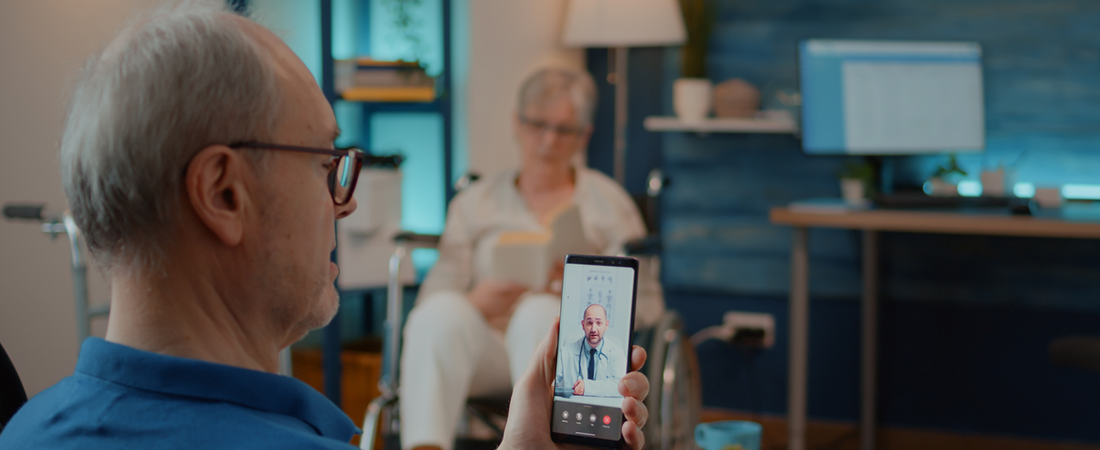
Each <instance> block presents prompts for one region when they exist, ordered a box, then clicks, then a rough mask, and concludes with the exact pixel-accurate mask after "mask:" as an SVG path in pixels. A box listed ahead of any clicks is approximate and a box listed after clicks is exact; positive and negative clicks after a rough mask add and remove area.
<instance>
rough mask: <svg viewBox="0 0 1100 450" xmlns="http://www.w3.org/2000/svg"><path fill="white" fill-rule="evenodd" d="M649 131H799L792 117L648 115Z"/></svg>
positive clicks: (774, 132)
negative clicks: (689, 119)
mask: <svg viewBox="0 0 1100 450" xmlns="http://www.w3.org/2000/svg"><path fill="white" fill-rule="evenodd" d="M645 129H647V130H649V131H689V132H692V131H693V132H696V133H772V134H786V133H797V132H798V125H797V124H795V123H794V121H793V120H790V119H785V118H781V119H775V118H753V119H719V118H715V119H706V120H703V121H701V122H681V121H680V119H678V118H676V117H660V116H654V117H646V119H645Z"/></svg>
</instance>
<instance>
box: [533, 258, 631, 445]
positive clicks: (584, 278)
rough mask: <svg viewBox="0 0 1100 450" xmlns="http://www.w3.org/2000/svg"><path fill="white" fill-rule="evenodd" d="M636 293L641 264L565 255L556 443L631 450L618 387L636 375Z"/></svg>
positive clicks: (552, 432)
mask: <svg viewBox="0 0 1100 450" xmlns="http://www.w3.org/2000/svg"><path fill="white" fill-rule="evenodd" d="M637 290H638V260H637V259H634V258H623V257H614V256H588V255H566V257H565V273H564V276H563V277H562V294H561V322H560V325H559V326H558V368H557V375H556V376H555V378H554V406H553V411H552V414H551V416H550V437H551V438H552V439H553V440H554V441H556V442H565V443H572V444H579V445H587V446H594V447H608V448H621V447H623V446H625V442H624V441H623V436H622V427H623V421H624V420H625V418H624V417H623V411H622V403H623V396H622V395H620V394H619V380H620V379H622V377H623V376H625V375H626V373H627V371H628V370H629V369H630V349H631V347H632V346H633V344H634V307H635V304H636V300H637V299H636V294H635V293H636V292H637Z"/></svg>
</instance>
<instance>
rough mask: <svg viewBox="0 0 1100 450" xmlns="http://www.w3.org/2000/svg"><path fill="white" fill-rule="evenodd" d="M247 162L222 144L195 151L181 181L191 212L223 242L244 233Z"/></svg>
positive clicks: (237, 239) (228, 242)
mask: <svg viewBox="0 0 1100 450" xmlns="http://www.w3.org/2000/svg"><path fill="white" fill-rule="evenodd" d="M250 169H251V166H250V165H249V164H248V162H247V161H246V160H245V158H244V155H242V154H241V153H240V152H237V151H234V150H233V149H230V148H229V147H226V146H224V145H211V146H209V147H206V148H204V149H202V150H201V151H199V153H198V154H196V155H195V157H194V158H192V159H191V163H190V164H188V165H187V174H186V176H185V177H184V181H185V184H186V189H187V198H188V200H190V202H191V208H192V209H193V210H194V211H195V215H197V216H198V217H199V220H202V222H203V223H204V224H206V227H207V228H209V229H210V231H211V232H212V233H214V235H215V236H217V237H218V239H219V240H221V241H222V243H224V244H225V245H228V246H235V245H237V244H239V243H240V242H241V240H242V239H243V237H244V228H245V214H244V213H245V208H244V207H245V205H247V204H248V202H249V198H248V190H247V189H245V185H246V178H247V177H250V176H251V170H250Z"/></svg>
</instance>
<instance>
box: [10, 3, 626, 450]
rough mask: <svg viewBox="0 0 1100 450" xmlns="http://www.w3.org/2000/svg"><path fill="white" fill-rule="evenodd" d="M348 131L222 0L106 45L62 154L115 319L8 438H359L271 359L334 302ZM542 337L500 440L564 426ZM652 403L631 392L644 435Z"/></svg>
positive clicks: (117, 442) (46, 441)
mask: <svg viewBox="0 0 1100 450" xmlns="http://www.w3.org/2000/svg"><path fill="white" fill-rule="evenodd" d="M337 134H338V130H337V127H336V121H335V118H334V116H333V113H332V109H331V108H330V106H329V105H328V103H327V102H326V101H325V98H324V96H323V95H322V93H321V91H320V89H318V87H317V84H316V83H315V82H314V80H313V77H312V76H311V75H310V73H309V71H308V70H307V69H306V67H305V66H304V65H303V64H302V62H301V61H300V60H299V59H298V58H297V57H296V56H295V55H294V53H293V52H291V50H290V49H289V48H287V46H286V45H285V44H284V43H283V42H282V41H280V40H279V39H278V38H277V37H276V36H275V35H273V34H272V33H271V32H269V31H267V30H266V29H264V28H263V27H261V26H259V25H257V24H256V23H254V22H251V21H249V20H247V19H245V18H243V17H240V16H237V15H234V14H232V13H231V12H230V11H227V10H226V9H225V6H224V3H223V2H220V1H217V0H213V1H211V2H207V3H199V2H195V1H191V2H186V3H184V4H183V5H182V6H179V7H175V8H166V9H165V10H163V11H160V12H157V13H155V14H152V15H150V16H148V17H145V18H143V19H141V20H139V21H137V22H135V23H133V24H131V25H130V26H128V27H127V28H125V29H124V30H123V31H122V32H121V33H120V34H119V36H118V37H116V38H115V39H114V40H113V41H112V42H111V43H110V44H109V45H108V46H107V47H106V48H105V49H104V50H103V52H102V53H101V54H100V55H97V56H95V57H93V58H92V59H91V60H90V61H89V62H88V64H87V65H86V67H85V69H84V72H83V74H82V79H81V80H80V82H79V84H78V86H77V88H76V91H75V92H74V94H73V96H72V99H71V101H70V104H69V111H68V116H67V122H66V127H65V133H64V136H63V137H62V143H61V163H62V174H63V178H64V180H63V181H64V185H65V190H66V193H67V195H68V198H69V203H70V208H71V210H72V212H73V215H74V217H75V219H76V220H77V223H78V224H79V225H80V228H81V229H82V230H83V231H84V233H85V235H86V236H87V239H88V243H89V247H90V248H91V250H92V252H93V254H94V255H95V258H96V261H97V262H98V263H99V264H100V265H101V266H103V267H104V268H105V269H106V270H107V273H108V274H109V278H110V283H111V316H110V321H109V324H108V330H107V337H106V339H105V340H104V339H98V338H91V339H89V340H87V341H86V342H85V343H84V345H83V347H82V349H81V352H80V356H79V359H78V361H77V367H76V371H75V373H74V374H73V376H71V377H69V378H66V379H64V380H62V381H61V382H60V383H58V384H57V385H56V386H53V387H51V388H49V389H47V390H45V391H43V392H42V393H40V394H38V395H37V396H35V397H34V398H32V399H31V400H30V402H29V403H27V404H26V405H25V406H24V407H23V408H22V410H20V411H19V413H18V414H16V416H15V417H14V418H13V419H12V421H11V422H10V423H9V425H8V427H7V428H5V430H4V433H3V434H2V435H0V448H2V449H40V448H51V449H58V448H73V449H96V448H181V449H182V448H186V449H195V448H294V449H299V448H349V446H348V444H347V442H348V440H349V439H350V438H351V437H352V435H353V434H354V433H355V432H356V428H355V425H354V424H352V423H351V421H350V420H349V419H348V418H347V416H345V415H344V414H343V413H342V412H341V411H340V410H339V409H338V408H336V407H335V406H334V405H333V404H332V403H331V402H329V401H328V400H327V399H325V398H324V397H323V396H321V395H320V394H318V393H317V392H316V391H314V390H312V389H311V388H309V387H308V386H306V385H305V384H303V383H301V382H298V381H297V380H294V379H292V378H287V377H283V376H279V375H277V374H275V373H274V372H275V371H276V369H277V365H278V363H277V360H278V353H279V351H280V350H281V349H283V348H286V347H287V346H288V345H290V344H291V343H292V342H294V341H296V340H298V339H300V338H301V337H302V336H303V335H305V334H306V332H308V331H309V330H311V329H314V328H317V327H320V326H323V325H325V324H326V323H328V322H329V320H331V319H332V317H333V315H334V314H335V312H336V309H337V306H338V298H337V293H336V291H335V288H334V286H333V281H334V279H335V278H336V275H337V272H338V269H337V268H336V266H335V265H334V264H332V263H331V262H330V252H331V251H332V250H333V248H334V247H335V239H336V238H335V233H334V222H335V221H336V220H337V219H340V218H342V217H344V216H347V215H348V214H351V213H352V211H354V210H355V206H356V204H355V199H354V198H353V197H352V190H353V189H354V187H355V179H356V177H357V176H358V173H359V166H360V161H361V160H362V159H363V158H364V156H363V155H362V153H361V152H357V151H354V150H350V151H349V150H335V149H333V146H332V144H333V140H334V139H335V137H336V135H337ZM345 169H346V170H345ZM551 334H553V333H552V332H551ZM639 353H640V354H639V356H640V357H641V359H644V352H639ZM538 354H539V357H538V358H535V359H534V360H533V361H532V368H533V370H532V371H530V373H529V374H528V376H527V377H525V378H524V381H523V382H521V384H520V385H519V387H518V388H517V389H516V392H515V396H514V397H513V405H514V406H513V408H512V416H511V419H510V421H509V426H508V430H507V439H506V441H505V444H504V447H506V448H534V447H546V446H549V445H551V442H550V440H549V418H548V417H547V416H548V414H549V411H550V399H549V398H548V396H549V394H548V393H547V390H548V388H549V385H550V383H551V382H552V381H551V380H552V374H553V363H554V349H553V346H552V345H549V344H547V343H545V342H544V344H543V346H542V347H540V350H539V353H538ZM647 389H648V383H647V381H646V380H645V377H644V376H641V375H640V374H637V375H636V376H635V377H633V378H629V379H626V380H624V382H623V383H621V384H620V390H622V391H623V392H625V393H628V395H629V396H631V397H632V398H631V400H632V401H635V402H636V401H638V400H640V399H642V398H644V396H645V390H647ZM646 416H647V414H646V411H645V408H644V407H642V406H641V404H640V403H638V404H635V403H631V404H630V405H629V407H628V408H627V417H628V418H629V422H628V423H626V424H624V427H623V434H624V435H625V436H626V439H627V441H628V442H629V443H630V444H631V445H632V446H633V447H635V448H637V447H640V446H641V445H642V443H643V437H642V435H641V433H640V432H639V431H638V428H637V426H640V425H642V424H643V423H644V422H645V418H646Z"/></svg>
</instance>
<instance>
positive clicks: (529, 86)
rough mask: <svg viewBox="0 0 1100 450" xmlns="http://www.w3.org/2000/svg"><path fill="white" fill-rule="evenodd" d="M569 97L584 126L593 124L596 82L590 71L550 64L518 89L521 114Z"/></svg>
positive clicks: (578, 119)
mask: <svg viewBox="0 0 1100 450" xmlns="http://www.w3.org/2000/svg"><path fill="white" fill-rule="evenodd" d="M563 97H564V98H568V99H569V102H570V103H572V104H573V110H574V111H575V112H576V114H577V121H578V122H580V124H581V125H591V124H592V117H593V115H595V113H596V83H595V82H593V81H592V76H591V75H589V74H588V72H584V71H581V70H575V69H570V68H565V67H547V68H543V69H541V70H539V71H538V72H535V73H534V74H533V75H531V76H530V77H528V78H527V80H525V81H524V82H523V85H522V86H521V87H520V89H519V105H518V108H519V110H518V111H519V113H520V114H523V113H524V112H525V111H527V110H528V109H535V110H541V109H544V108H546V107H548V106H550V104H551V103H553V102H554V101H557V100H558V99H560V98H563Z"/></svg>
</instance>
